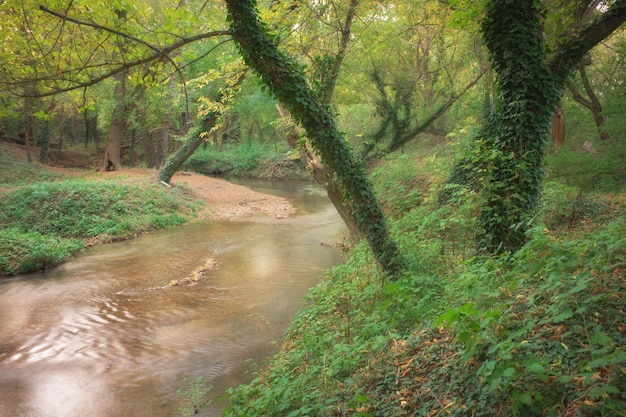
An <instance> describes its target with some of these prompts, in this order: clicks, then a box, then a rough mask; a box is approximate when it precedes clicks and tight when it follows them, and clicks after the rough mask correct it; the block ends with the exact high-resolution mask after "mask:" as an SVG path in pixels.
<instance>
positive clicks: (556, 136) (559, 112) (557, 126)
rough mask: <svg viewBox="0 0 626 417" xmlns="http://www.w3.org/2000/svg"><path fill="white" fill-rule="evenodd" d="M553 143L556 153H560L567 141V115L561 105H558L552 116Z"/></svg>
mask: <svg viewBox="0 0 626 417" xmlns="http://www.w3.org/2000/svg"><path fill="white" fill-rule="evenodd" d="M552 143H553V145H554V153H558V152H559V150H560V149H561V146H563V143H565V115H564V114H563V109H562V108H561V106H559V107H557V109H556V111H555V112H554V116H553V117H552Z"/></svg>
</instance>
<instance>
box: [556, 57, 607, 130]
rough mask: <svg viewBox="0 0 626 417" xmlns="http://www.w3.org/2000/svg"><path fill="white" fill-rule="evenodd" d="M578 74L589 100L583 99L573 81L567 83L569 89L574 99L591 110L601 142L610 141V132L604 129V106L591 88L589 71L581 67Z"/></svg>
mask: <svg viewBox="0 0 626 417" xmlns="http://www.w3.org/2000/svg"><path fill="white" fill-rule="evenodd" d="M578 73H579V74H580V78H581V79H582V82H583V88H584V89H585V93H586V94H587V98H585V97H583V96H582V94H580V92H579V91H578V89H577V88H576V86H575V85H574V83H572V82H571V81H568V82H567V84H566V85H567V89H568V90H569V91H570V93H572V97H573V99H574V100H575V101H576V102H577V103H579V104H581V105H583V106H584V107H586V108H587V109H589V111H590V112H591V114H592V115H593V121H594V123H595V124H596V129H598V135H599V136H600V140H607V139H610V137H611V136H610V135H609V132H607V131H606V130H605V129H604V116H603V115H602V104H601V103H600V100H599V99H598V96H597V95H596V93H595V92H594V91H593V88H592V87H591V83H590V82H589V77H588V76H587V71H586V70H585V67H584V66H582V65H580V66H579V67H578Z"/></svg>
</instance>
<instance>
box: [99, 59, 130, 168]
mask: <svg viewBox="0 0 626 417" xmlns="http://www.w3.org/2000/svg"><path fill="white" fill-rule="evenodd" d="M115 80H116V82H117V84H116V85H115V90H114V95H115V101H116V103H115V108H114V109H113V114H112V116H111V125H110V126H109V133H108V134H107V141H106V145H105V147H104V160H103V163H102V168H101V170H102V171H105V172H106V171H121V170H122V139H123V138H124V134H125V133H126V125H127V122H126V112H127V108H128V106H127V105H126V103H125V99H124V94H125V92H126V72H125V71H122V72H121V73H120V74H118V75H116V76H115Z"/></svg>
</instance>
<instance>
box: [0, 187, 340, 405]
mask: <svg viewBox="0 0 626 417" xmlns="http://www.w3.org/2000/svg"><path fill="white" fill-rule="evenodd" d="M246 185H249V186H251V187H252V188H254V189H256V190H258V191H261V192H265V193H271V194H274V195H278V196H281V197H286V198H288V199H289V200H290V201H291V202H292V204H293V205H294V206H295V207H296V210H297V211H296V213H295V214H293V215H291V216H290V217H288V218H282V219H277V218H274V217H268V216H258V217H252V218H248V219H245V220H242V221H212V222H196V223H192V224H189V225H185V226H181V227H176V228H173V229H168V230H166V231H160V232H156V233H150V234H146V235H143V236H141V237H139V238H138V239H135V240H131V241H126V242H119V243H114V244H108V245H103V246H97V247H92V248H89V249H87V250H86V251H85V252H84V253H82V254H81V255H80V256H79V257H78V258H77V259H76V260H74V261H72V262H70V263H67V264H65V265H62V266H60V267H57V268H55V269H52V270H50V271H48V272H46V273H44V274H35V275H23V276H17V277H13V278H10V279H6V280H2V281H0V318H1V319H0V416H21V417H48V416H50V417H74V416H81V417H82V416H93V417H104V416H107V417H109V416H120V417H123V416H132V417H141V416H146V417H148V416H150V417H159V416H176V415H182V414H181V413H180V412H179V411H177V408H179V407H185V406H188V405H189V403H188V402H187V401H186V400H185V398H184V397H182V396H181V395H179V394H177V392H176V391H177V390H178V389H187V388H188V387H186V385H185V382H184V378H186V377H187V378H191V379H195V378H198V377H203V378H205V379H206V381H207V384H208V385H210V386H212V387H213V389H212V391H211V392H210V393H209V396H208V399H209V400H210V401H211V404H210V405H209V406H208V407H207V409H206V410H205V411H204V412H203V413H202V414H201V415H204V416H218V415H220V413H221V410H222V409H223V407H224V403H223V402H218V398H220V397H223V396H224V394H225V392H226V390H227V388H228V387H231V386H235V385H238V384H240V383H245V382H247V381H249V380H250V379H251V374H250V371H251V370H253V369H256V366H257V365H252V363H256V364H262V363H263V361H264V360H265V359H266V358H267V357H268V356H269V355H271V354H272V353H274V352H275V351H276V350H277V348H278V347H279V343H280V339H281V337H282V334H283V332H284V330H285V328H286V326H287V325H288V323H289V321H290V320H291V318H292V317H293V315H294V314H295V312H296V311H297V310H298V309H299V308H301V307H302V303H303V301H304V294H305V292H306V291H307V289H308V288H310V287H311V286H313V285H315V284H316V283H317V282H319V280H320V279H322V278H323V271H324V270H326V269H328V268H330V267H332V266H334V265H337V264H339V263H340V262H341V261H342V254H341V250H340V249H339V248H337V247H334V246H333V245H334V244H335V243H336V242H339V241H341V239H342V237H343V236H345V233H346V231H345V229H344V227H343V225H342V222H341V219H340V218H339V216H338V214H337V213H336V211H335V210H334V208H333V207H332V205H331V204H330V202H329V201H328V199H327V198H326V197H325V195H324V192H323V190H322V189H321V188H319V187H317V186H315V185H312V184H309V183H278V184H270V183H263V182H256V183H250V184H246ZM207 265H209V266H210V267H208V268H204V267H205V266H207ZM198 271H202V273H200V274H198ZM190 277H193V278H194V279H188V278H190ZM174 284H178V285H174Z"/></svg>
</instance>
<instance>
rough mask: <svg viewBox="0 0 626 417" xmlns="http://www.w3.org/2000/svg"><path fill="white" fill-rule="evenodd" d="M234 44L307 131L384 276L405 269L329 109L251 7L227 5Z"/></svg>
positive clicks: (236, 1)
mask: <svg viewBox="0 0 626 417" xmlns="http://www.w3.org/2000/svg"><path fill="white" fill-rule="evenodd" d="M226 5H227V7H228V11H229V13H230V17H231V19H232V28H233V38H234V39H235V42H236V43H237V44H238V46H239V50H240V52H241V55H242V56H243V57H244V60H245V61H246V63H247V64H248V65H250V66H251V67H252V68H254V69H255V70H256V71H257V72H258V73H259V75H260V76H261V79H262V81H263V82H264V83H265V85H267V86H268V87H269V89H270V90H271V91H272V93H274V95H275V96H276V97H277V98H278V99H279V100H280V101H281V102H282V103H283V104H284V105H285V107H287V109H288V110H289V111H290V112H291V114H292V115H293V116H294V117H295V118H296V120H297V121H298V122H299V123H300V124H301V125H302V127H303V128H304V130H305V131H306V134H307V137H308V138H309V140H310V141H311V144H312V146H313V148H314V150H315V151H316V152H317V153H319V155H320V156H321V160H322V162H323V163H324V164H325V165H326V166H328V168H329V170H330V175H331V176H332V177H335V178H337V181H338V182H339V185H340V186H341V188H342V189H343V190H344V191H345V194H346V199H347V200H348V201H349V202H350V204H352V206H353V208H354V217H355V219H356V223H357V225H358V228H359V230H360V231H361V233H363V235H364V236H365V238H366V239H367V241H368V243H369V245H370V248H371V249H372V252H373V254H374V257H375V258H376V260H377V261H378V262H379V264H380V265H381V267H382V269H383V271H385V272H386V273H388V274H390V275H392V276H394V275H397V274H398V273H400V272H401V271H402V270H403V269H404V267H405V265H406V263H405V260H404V257H403V256H402V255H401V253H400V251H399V249H398V247H397V246H396V244H395V242H394V241H393V240H392V239H391V237H390V236H389V231H388V228H387V221H386V219H385V216H384V214H383V211H382V208H381V206H380V204H379V202H378V200H377V199H376V196H375V195H374V192H373V190H372V186H371V184H370V182H369V180H368V179H367V175H366V173H365V168H364V167H363V166H362V164H360V163H359V162H358V161H357V160H356V159H355V158H354V156H353V155H352V152H351V151H350V148H349V147H348V145H347V143H346V142H345V140H344V138H343V137H342V135H341V134H340V133H339V130H338V129H337V127H336V125H335V120H334V119H333V117H332V116H331V112H330V111H329V109H328V107H327V106H325V105H323V104H320V103H319V102H318V101H317V98H316V96H315V94H314V93H313V92H312V91H311V89H310V87H309V85H308V83H307V81H306V79H305V78H304V76H303V75H302V73H301V72H300V70H299V69H298V67H297V66H296V65H295V64H294V62H293V60H291V59H290V58H289V57H287V56H285V55H283V54H282V53H281V52H280V51H279V50H278V47H277V45H276V43H275V40H274V39H273V38H270V37H269V36H268V35H267V33H266V32H265V29H264V27H263V25H262V23H261V22H260V21H259V20H258V18H257V15H256V11H255V2H254V1H242V0H227V1H226Z"/></svg>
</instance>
